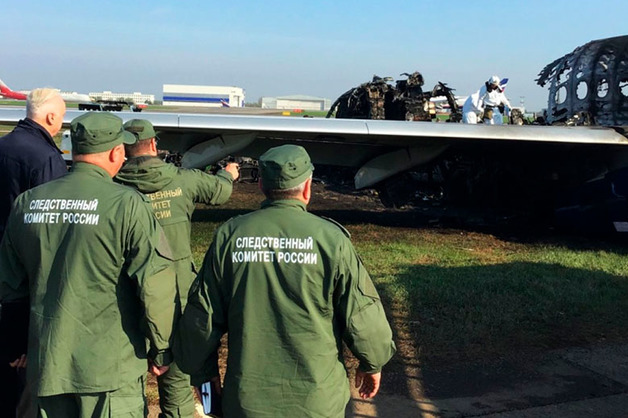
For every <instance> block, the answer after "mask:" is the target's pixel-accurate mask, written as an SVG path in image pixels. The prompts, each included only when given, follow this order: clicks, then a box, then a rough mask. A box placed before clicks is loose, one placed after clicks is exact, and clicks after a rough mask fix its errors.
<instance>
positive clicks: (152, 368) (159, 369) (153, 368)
mask: <svg viewBox="0 0 628 418" xmlns="http://www.w3.org/2000/svg"><path fill="white" fill-rule="evenodd" d="M169 369H170V366H157V365H155V363H153V362H152V361H150V360H149V361H148V371H149V372H150V374H152V375H153V376H161V375H162V374H164V373H166V372H167V371H168V370H169Z"/></svg>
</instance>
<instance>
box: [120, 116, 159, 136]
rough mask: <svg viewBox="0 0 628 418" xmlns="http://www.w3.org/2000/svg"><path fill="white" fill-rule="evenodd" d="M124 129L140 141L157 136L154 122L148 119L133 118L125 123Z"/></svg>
mask: <svg viewBox="0 0 628 418" xmlns="http://www.w3.org/2000/svg"><path fill="white" fill-rule="evenodd" d="M124 130H125V131H127V132H131V133H132V134H133V136H134V137H135V138H137V140H138V141H143V140H144V139H151V138H155V137H157V135H156V134H155V128H153V124H152V123H150V122H149V121H147V120H146V119H131V120H130V121H128V122H126V123H125V124H124Z"/></svg>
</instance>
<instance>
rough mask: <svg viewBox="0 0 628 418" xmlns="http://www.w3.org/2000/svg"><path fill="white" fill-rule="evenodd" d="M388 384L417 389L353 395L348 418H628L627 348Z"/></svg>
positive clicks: (553, 355)
mask: <svg viewBox="0 0 628 418" xmlns="http://www.w3.org/2000/svg"><path fill="white" fill-rule="evenodd" d="M384 379H404V380H406V383H407V387H408V388H411V387H413V388H414V390H408V391H407V392H406V393H402V394H400V393H391V392H390V390H383V391H382V392H381V393H380V394H379V395H378V396H377V397H375V398H374V399H373V400H370V401H363V400H361V399H358V398H357V397H356V394H355V392H354V393H353V395H354V397H353V399H352V401H351V403H350V405H349V407H348V408H347V413H346V416H347V417H380V418H382V417H391V418H392V417H430V418H431V417H490V418H498V417H499V418H524V417H525V418H537V417H555V418H567V417H569V418H580V417H587V418H589V417H609V418H610V417H613V418H615V417H628V344H626V345H613V346H600V347H595V348H571V349H565V350H555V351H549V352H546V353H544V354H538V355H534V356H525V357H520V358H515V359H499V360H495V361H491V362H482V363H473V364H468V363H467V364H464V363H463V364H458V365H454V366H449V367H447V368H444V369H432V370H431V369H429V368H425V369H423V370H420V371H417V370H415V371H409V370H407V372H406V373H405V374H404V376H396V375H394V374H393V375H386V371H385V370H384ZM390 387H399V385H398V384H395V385H390ZM384 388H386V385H385V386H384ZM417 388H418V389H419V390H417ZM352 390H354V389H352ZM354 391H355V390H354ZM417 394H419V396H417Z"/></svg>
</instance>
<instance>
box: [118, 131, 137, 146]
mask: <svg viewBox="0 0 628 418" xmlns="http://www.w3.org/2000/svg"><path fill="white" fill-rule="evenodd" d="M136 142H137V137H136V136H135V135H133V134H132V133H131V132H129V131H122V143H123V144H127V145H133V144H135V143H136Z"/></svg>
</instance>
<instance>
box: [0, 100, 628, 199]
mask: <svg viewBox="0 0 628 418" xmlns="http://www.w3.org/2000/svg"><path fill="white" fill-rule="evenodd" d="M82 113H83V112H81V111H76V110H69V111H68V112H67V113H66V116H65V119H64V123H66V124H69V122H70V121H71V120H72V119H74V118H75V117H77V116H78V115H80V114H82ZM116 115H118V116H120V117H121V118H122V119H123V120H125V121H126V120H129V119H133V118H142V119H147V120H150V121H151V122H152V123H153V125H154V126H155V129H156V131H157V132H158V137H159V144H158V146H159V148H160V149H167V150H169V151H171V152H179V153H181V154H182V156H183V158H182V165H183V166H185V167H201V168H202V167H205V166H207V165H208V164H212V163H215V162H216V161H219V160H221V159H223V158H225V157H226V156H229V155H231V156H248V157H258V156H259V155H261V154H262V153H263V152H265V151H266V150H267V149H268V148H270V147H273V146H277V145H281V144H285V143H294V144H299V145H302V146H303V147H305V148H306V149H307V150H308V152H309V153H310V155H311V157H312V160H313V162H314V163H315V164H327V165H337V166H345V167H355V168H358V171H357V174H356V176H355V185H356V188H364V187H371V186H373V185H375V184H377V183H378V182H380V181H382V180H385V179H387V178H389V177H391V176H393V175H394V174H397V173H400V172H402V171H406V170H408V169H410V168H413V167H416V166H420V165H422V164H425V163H429V162H430V161H433V160H434V159H436V158H437V157H438V156H439V155H441V154H442V153H443V152H445V151H446V150H448V149H449V148H452V147H462V148H466V149H472V148H478V147H482V149H488V150H490V149H495V148H501V149H506V150H511V151H507V152H510V153H515V156H516V152H517V149H516V147H515V148H512V146H513V145H514V144H519V145H522V144H528V145H527V146H531V145H532V144H545V146H546V147H547V146H552V147H562V148H564V149H565V150H567V149H569V148H570V147H578V146H581V147H587V146H591V147H594V148H595V149H596V150H599V149H600V147H603V148H606V149H608V150H609V155H610V154H613V155H615V156H617V155H621V158H620V160H621V161H619V162H617V164H619V165H623V164H626V165H628V157H626V154H627V153H628V148H625V146H626V145H628V138H626V136H624V135H622V134H621V133H620V131H621V130H616V129H613V128H607V127H566V126H516V125H502V126H486V125H466V124H460V123H444V122H443V123H434V122H406V121H385V120H358V119H323V118H297V117H279V116H243V115H219V114H174V113H158V112H152V113H151V112H143V113H142V114H141V115H138V114H137V113H132V112H117V113H116ZM23 117H24V109H23V108H22V109H19V108H13V109H7V108H0V123H3V122H4V123H16V122H17V121H18V120H19V119H22V118H23ZM534 146H537V145H534ZM487 147H489V148H487ZM617 147H621V151H622V152H620V153H619V154H618V153H617V152H614V151H613V152H612V153H611V152H610V150H611V149H612V150H615V149H616V148H617ZM538 149H539V156H541V154H542V153H543V152H544V151H543V149H544V148H543V147H540V148H538ZM530 163H532V164H533V163H534V161H531V162H530Z"/></svg>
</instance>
